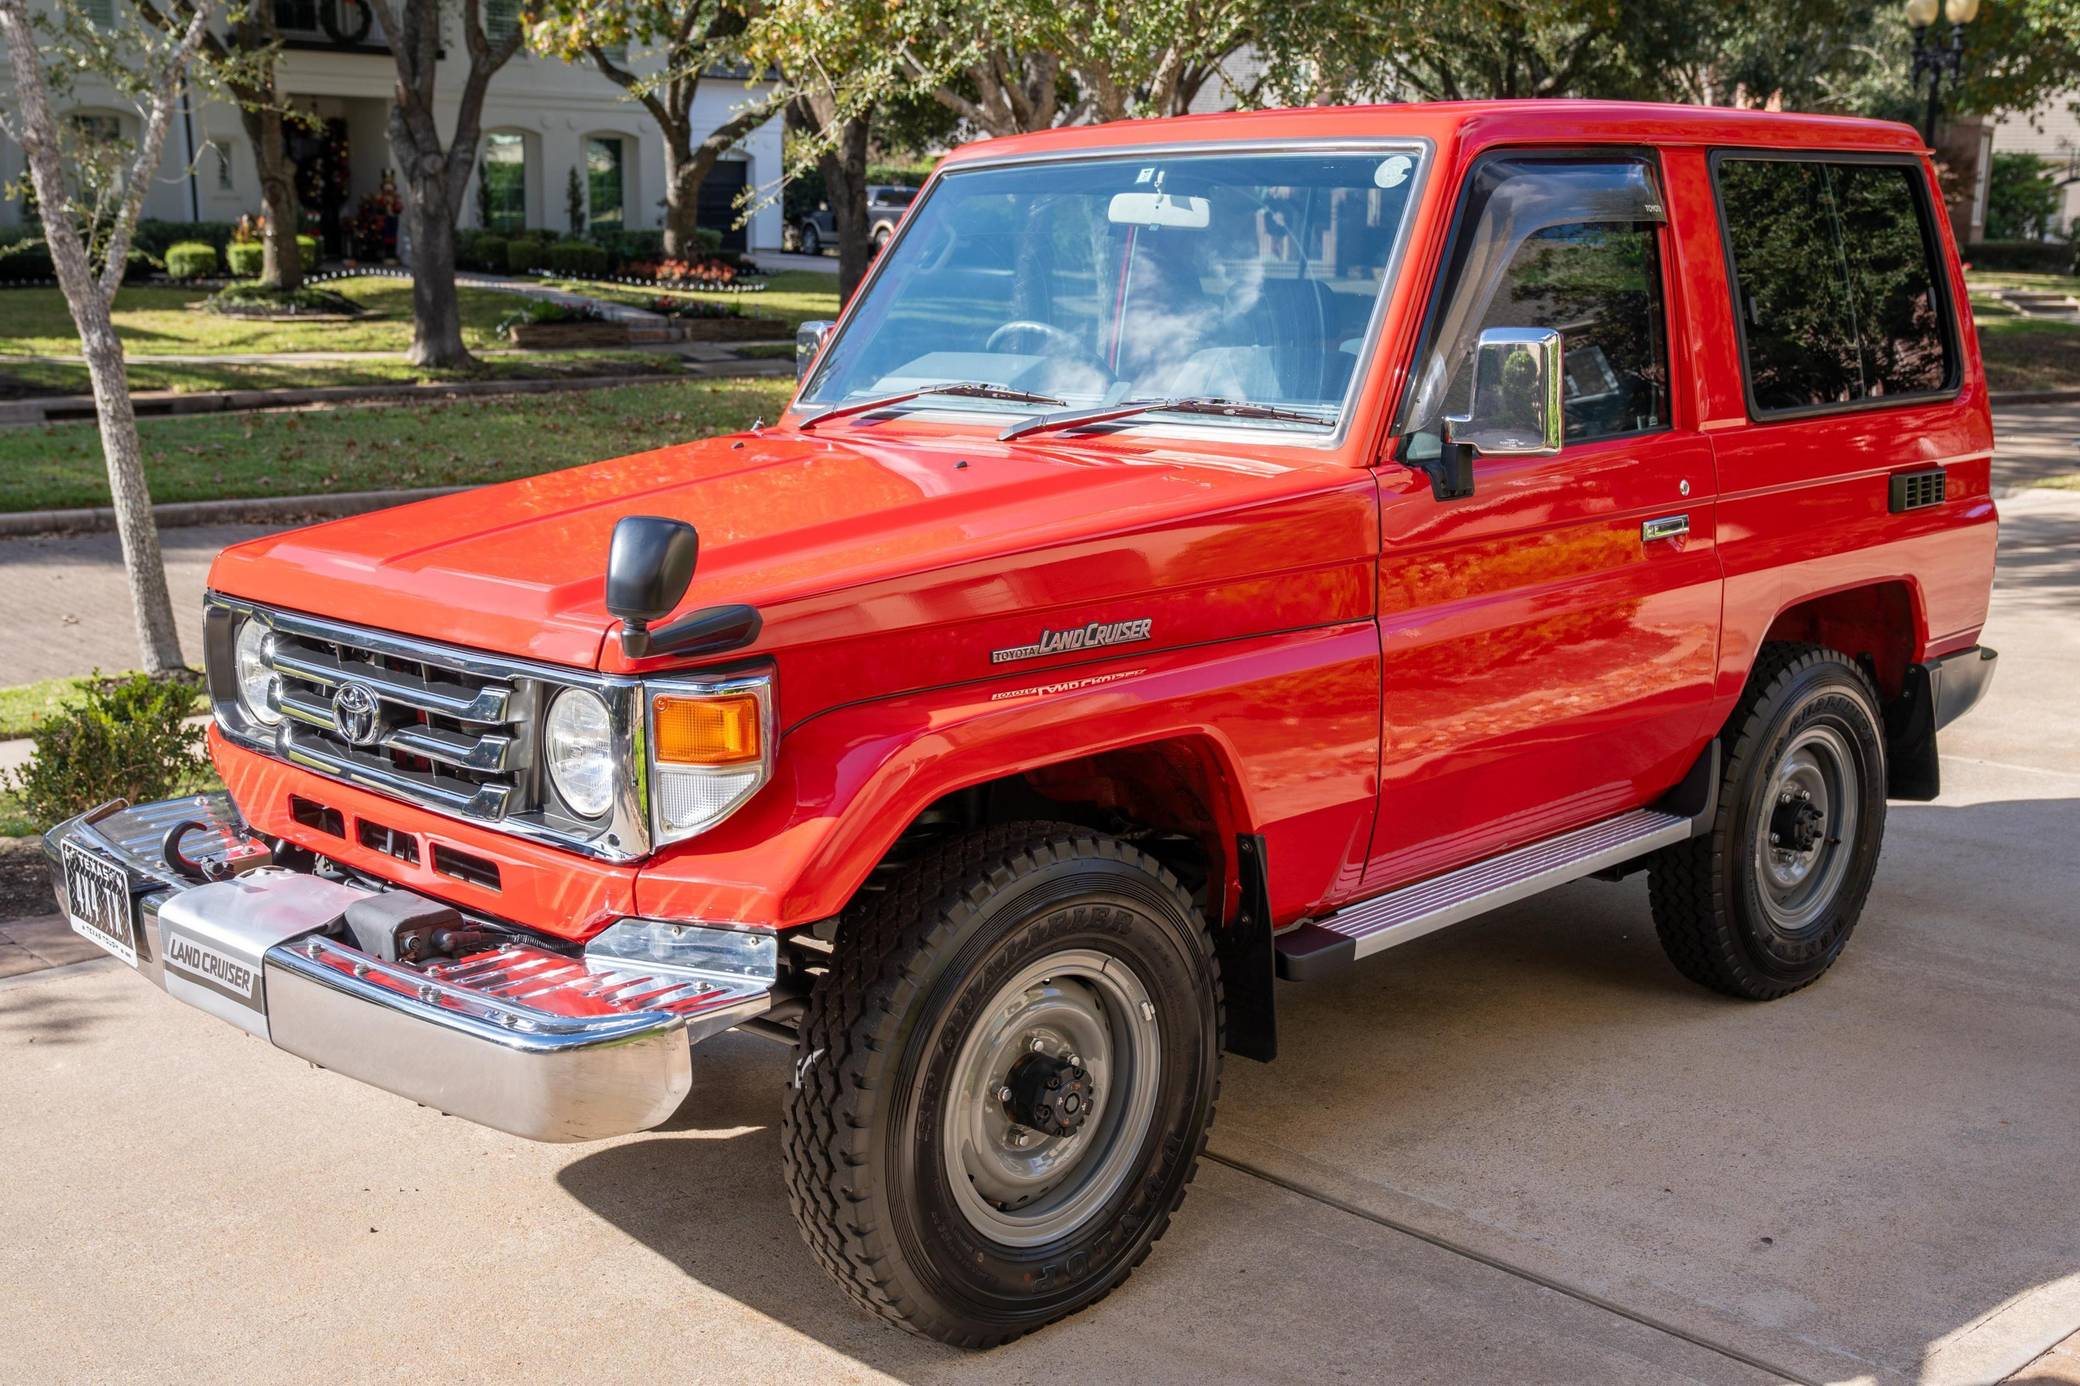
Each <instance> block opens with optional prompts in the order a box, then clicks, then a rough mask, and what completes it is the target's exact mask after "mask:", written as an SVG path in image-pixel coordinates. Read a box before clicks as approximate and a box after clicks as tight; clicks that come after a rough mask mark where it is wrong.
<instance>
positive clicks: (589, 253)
mask: <svg viewBox="0 0 2080 1386" xmlns="http://www.w3.org/2000/svg"><path fill="white" fill-rule="evenodd" d="M549 268H550V269H553V270H555V271H556V272H557V273H558V274H573V275H577V276H579V277H581V278H588V277H590V278H596V277H598V276H599V275H602V274H605V273H606V272H607V252H606V251H604V250H602V249H600V248H599V247H598V246H596V245H594V244H592V243H591V242H590V241H558V242H557V243H556V244H555V245H552V246H550V247H549Z"/></svg>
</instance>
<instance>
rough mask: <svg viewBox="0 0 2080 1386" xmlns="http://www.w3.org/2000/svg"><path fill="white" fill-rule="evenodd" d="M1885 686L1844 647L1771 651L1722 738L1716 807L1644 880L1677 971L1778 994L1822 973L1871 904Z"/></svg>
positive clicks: (1729, 990) (1740, 993)
mask: <svg viewBox="0 0 2080 1386" xmlns="http://www.w3.org/2000/svg"><path fill="white" fill-rule="evenodd" d="M1881 725H1882V715H1881V713H1880V710H1879V704H1878V694H1877V690H1876V689H1875V688H1873V687H1872V686H1871V681H1870V679H1869V677H1868V676H1867V675H1866V674H1865V673H1864V672H1863V670H1862V669H1861V668H1859V667H1858V666H1857V665H1856V664H1855V663H1854V661H1852V660H1851V659H1850V658H1849V657H1848V656H1847V655H1844V654H1842V653H1840V652H1839V651H1836V650H1829V649H1824V648H1822V647H1820V646H1817V645H1793V644H1771V645H1765V646H1763V648H1762V653H1761V654H1760V655H1759V656H1758V657H1757V659H1756V661H1755V668H1754V671H1753V672H1752V673H1751V674H1750V675H1749V679H1748V687H1747V690H1746V691H1745V692H1744V693H1743V694H1742V695H1741V701H1740V704H1739V706H1738V707H1737V708H1735V710H1734V714H1733V716H1732V718H1731V719H1730V720H1729V721H1728V722H1727V724H1726V730H1725V732H1724V733H1723V738H1724V743H1725V745H1726V747H1727V756H1726V762H1725V766H1724V769H1723V771H1722V778H1721V781H1720V786H1719V808H1718V815H1717V817H1716V819H1715V821H1714V822H1713V825H1712V830H1711V831H1710V832H1709V833H1707V834H1706V835H1705V836H1703V837H1698V838H1693V839H1691V840H1690V841H1689V842H1685V843H1681V844H1679V845H1677V846H1675V847H1671V848H1667V849H1665V850H1664V851H1662V852H1660V853H1658V854H1657V855H1656V857H1655V860H1654V864H1653V867H1652V870H1651V872H1650V874H1649V877H1648V898H1649V900H1650V901H1651V903H1652V907H1653V912H1654V925H1655V929H1656V930H1657V931H1658V932H1659V934H1660V936H1661V946H1662V948H1663V950H1664V951H1665V952H1666V953H1667V954H1668V958H1669V961H1670V962H1672V963H1674V964H1675V966H1676V970H1677V971H1679V972H1681V973H1682V974H1683V975H1684V976H1685V977H1688V978H1689V979H1690V980H1691V981H1693V982H1697V983H1698V984H1700V985H1702V986H1707V987H1710V988H1711V989H1712V990H1714V991H1717V992H1722V993H1724V994H1725V995H1727V996H1734V997H1740V998H1742V999H1744V1000H1750V1001H1771V1000H1775V999H1776V998H1777V997H1780V996H1786V995H1789V994H1790V993H1791V992H1794V991H1797V990H1798V989H1799V988H1801V987H1804V986H1808V985H1810V984H1812V983H1813V982H1814V981H1816V980H1818V979H1819V977H1820V975H1821V974H1822V973H1824V972H1826V971H1827V969H1828V968H1829V967H1831V966H1833V964H1834V960H1835V959H1836V958H1838V957H1840V956H1841V952H1842V949H1843V948H1844V947H1845V946H1846V945H1847V944H1848V942H1849V935H1850V933H1851V932H1853V931H1854V930H1855V928H1856V922H1857V919H1858V918H1859V917H1860V916H1861V915H1862V913H1863V905H1864V901H1865V900H1866V899H1867V898H1868V897H1869V895H1870V889H1871V882H1872V880H1873V878H1874V877H1875V876H1876V874H1877V866H1878V852H1879V849H1880V847H1881V846H1882V845H1883V842H1884V836H1885V741H1884V736H1883V734H1882V733H1881V732H1880V730H1879V728H1880V727H1881Z"/></svg>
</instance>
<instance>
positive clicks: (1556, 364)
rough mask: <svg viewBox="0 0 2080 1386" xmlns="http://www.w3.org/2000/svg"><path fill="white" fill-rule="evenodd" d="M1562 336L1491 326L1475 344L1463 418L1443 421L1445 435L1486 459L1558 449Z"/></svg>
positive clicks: (1561, 437) (1450, 417)
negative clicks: (1469, 386) (1470, 382)
mask: <svg viewBox="0 0 2080 1386" xmlns="http://www.w3.org/2000/svg"><path fill="white" fill-rule="evenodd" d="M1562 350H1563V344H1562V341H1561V337H1560V333H1559V332H1557V331H1555V330H1554V329H1553V328H1550V327H1490V328H1487V329H1485V330H1484V331H1483V332H1482V333H1481V335H1480V339H1479V340H1478V341H1477V342H1476V343H1475V344H1474V349H1473V360H1472V362H1471V366H1472V370H1473V383H1472V388H1471V390H1470V391H1469V392H1468V394H1467V407H1466V412H1465V413H1464V414H1450V415H1447V416H1446V417H1445V424H1446V433H1445V436H1446V438H1447V439H1449V440H1450V441H1451V442H1452V443H1456V444H1458V445H1459V446H1460V447H1462V448H1471V449H1473V450H1474V451H1475V452H1477V453H1480V454H1481V455H1482V456H1484V457H1541V456H1549V455H1551V454H1553V453H1556V452H1558V451H1560V448H1561V445H1562V443H1563V441H1564V434H1563V432H1562V424H1563V422H1564V420H1563V417H1562V411H1561V394H1560V391H1561V374H1560V372H1561V362H1562Z"/></svg>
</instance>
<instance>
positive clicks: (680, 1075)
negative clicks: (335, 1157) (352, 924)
mask: <svg viewBox="0 0 2080 1386" xmlns="http://www.w3.org/2000/svg"><path fill="white" fill-rule="evenodd" d="M233 814H234V810H233V809H232V808H231V806H230V804H229V801H228V800H226V799H225V798H224V797H223V796H221V795H217V796H205V797H200V798H191V799H178V800H172V801H169V802H166V803H161V804H146V805H142V806H140V807H137V808H122V807H120V806H115V807H114V808H113V809H111V808H107V807H105V808H103V809H97V810H95V811H94V812H92V813H89V814H82V815H81V816H80V817H78V818H73V819H70V820H68V821H66V822H64V823H61V824H59V825H58V826H57V827H56V828H53V829H52V830H51V831H50V832H49V833H47V834H45V836H44V853H45V855H46V857H47V858H49V860H50V864H51V871H52V880H53V885H54V887H55V888H56V890H57V894H58V901H59V906H60V908H61V909H65V908H68V903H67V891H66V883H65V876H64V872H65V867H64V861H63V858H64V854H65V847H66V844H68V843H69V844H71V845H72V846H73V847H74V848H75V849H78V850H83V851H85V852H87V853H89V854H91V855H93V856H95V857H97V858H99V859H100V860H102V861H104V862H107V863H110V864H113V865H114V866H116V867H117V868H119V869H120V870H121V871H122V872H123V873H124V875H125V876H126V878H127V879H128V882H129V886H130V892H131V897H132V899H133V900H134V901H135V904H134V908H133V914H132V917H133V919H134V921H135V923H134V929H133V933H134V942H135V946H136V953H137V970H138V971H139V972H140V973H141V974H143V975H144V976H145V977H146V978H147V979H149V980H150V981H151V982H152V983H153V984H154V985H156V986H158V987H159V988H160V989H161V990H163V991H165V992H167V993H168V994H169V995H171V996H174V997H176V998H177V999H179V1000H182V1001H185V1002H187V1003H188V1004H190V1005H193V1006H196V1007H198V1008H199V1009H202V1010H205V1011H208V1012H209V1013H210V1014H212V1015H215V1016H217V1017H218V1018H219V1019H222V1020H225V1021H227V1022H229V1023H231V1024H234V1025H237V1026H239V1027H240V1028H242V1029H245V1030H247V1031H249V1032H250V1033H253V1034H256V1035H259V1036H261V1037H262V1038H263V1039H266V1040H268V1041H269V1042H270V1043H272V1044H274V1045H275V1046H277V1047H278V1048H281V1049H285V1050H287V1051H288V1052H289V1053H291V1054H294V1055H296V1056H298V1057H299V1058H303V1059H308V1060H309V1061H310V1062H312V1063H314V1064H317V1065H319V1066H320V1067H322V1068H329V1069H333V1070H335V1071H336V1072H339V1073H344V1074H346V1075H347V1076H349V1077H352V1078H358V1079H360V1080H361V1081H362V1082H365V1083H369V1084H372V1085H374V1086H376V1087H379V1088H383V1089H385V1090H387V1091H389V1092H393V1093H396V1094H398V1095H399V1096H401V1097H408V1098H411V1099H412V1100H413V1101H414V1102H419V1103H422V1104H424V1105H425V1106H428V1107H432V1108H435V1109H436V1110H438V1111H442V1112H446V1113H449V1114H451V1115H454V1116H460V1117H467V1118H468V1119H470V1120H471V1121H476V1122H480V1123H482V1124H483V1125H486V1126H491V1127H495V1128H496V1129H498V1130H501V1131H508V1132H511V1133H512V1134H514V1135H516V1136H526V1137H528V1138H530V1139H532V1140H539V1141H583V1140H597V1139H601V1138H603V1137H607V1136H618V1135H625V1134H627V1133H628V1132H631V1131H641V1130H646V1129H648V1128H649V1127H652V1126H655V1125H657V1124H658V1123H659V1122H661V1121H663V1120H664V1119H665V1118H666V1117H668V1116H670V1115H671V1114H672V1112H673V1111H675V1110H676V1109H677V1108H678V1106H679V1104H680V1102H681V1101H683V1100H684V1098H685V1096H686V1093H687V1090H688V1088H689V1087H690V1086H691V1084H692V1063H691V1057H690V1053H689V1051H690V1049H691V1047H692V1045H694V1044H696V1043H698V1042H699V1041H700V1040H702V1039H705V1038H707V1037H708V1036H710V1035H713V1034H716V1033H718V1032H720V1031H722V1030H726V1029H728V1028H729V1027H730V1026H732V1025H736V1024H738V1023H740V1022H742V1021H744V1020H747V1019H750V1018H751V1017H753V1016H756V1015H759V1014H762V1013H763V1012H764V1011H765V1010H767V1009H768V1008H769V1007H770V1006H771V1004H772V984H773V978H774V970H773V969H774V958H775V956H776V952H777V944H776V942H775V940H774V939H773V936H772V935H770V934H755V935H754V934H739V933H734V932H730V931H723V930H708V929H698V928H695V927H694V926H676V925H669V924H667V925H656V924H648V923H645V924H642V925H641V926H640V927H639V928H637V929H636V931H635V934H634V936H635V937H637V938H639V939H640V940H641V941H642V942H644V943H646V944H651V943H655V942H656V941H657V940H658V939H659V938H660V936H670V939H671V943H670V947H666V946H665V945H663V944H658V951H657V953H656V954H655V955H653V956H648V957H644V958H642V959H640V960H639V959H637V958H635V957H630V956H625V955H622V956H614V955H600V954H595V953H593V952H586V953H582V954H568V953H563V952H559V951H551V950H549V949H546V948H542V947H537V946H535V945H534V944H533V943H532V942H531V941H526V940H521V939H518V938H516V939H514V940H513V941H511V942H508V943H506V944H503V945H502V946H500V947H497V948H491V949H487V950H486V951H483V952H480V953H477V954H475V955H473V956H469V957H464V958H460V959H442V960H439V961H436V962H433V963H429V964H426V965H423V966H415V965H411V964H405V963H396V962H387V961H385V960H383V959H382V958H379V957H375V956H372V955H371V954H369V953H366V952H363V951H361V950H360V949H358V948H355V947H354V946H352V944H351V942H349V941H348V937H347V936H345V935H344V934H343V932H342V930H341V928H340V921H341V919H342V917H343V916H344V914H345V911H346V908H347V906H348V905H349V904H351V903H352V902H353V901H355V900H357V899H360V898H362V897H363V896H366V895H369V894H372V893H374V892H372V891H371V890H368V889H365V888H363V887H361V886H358V885H350V884H345V883H342V882H339V881H333V880H328V879H325V878H323V877H319V876H315V875H312V874H310V873H307V872H299V871H292V870H287V869H284V868H280V867H263V868H260V869H258V870H253V871H248V872H246V873H245V874H243V875H239V876H235V877H232V878H231V879H228V880H223V881H214V882H210V883H207V884H196V883H193V882H191V881H189V880H187V879H185V878H184V877H182V876H181V875H180V874H179V873H178V872H176V871H174V870H172V869H171V868H169V867H168V866H167V865H166V862H165V860H164V858H163V857H162V856H161V855H160V848H159V840H160V838H161V837H162V836H163V835H164V833H165V830H166V829H167V828H168V827H169V826H171V825H172V824H173V823H175V822H178V821H180V820H182V819H202V820H204V821H205V822H211V821H214V822H224V823H229V822H232V821H233V817H232V816H233ZM201 840H204V835H203V834H199V833H198V834H195V835H193V836H191V837H190V838H189V842H190V843H191V844H192V843H194V842H198V841H201ZM624 927H625V926H616V928H617V929H622V928H624ZM610 932H611V931H610ZM689 932H691V933H695V934H698V935H702V936H715V938H717V939H718V940H720V941H722V942H723V943H724V944H725V946H724V947H722V948H718V949H711V950H706V951H701V950H689V949H688V948H686V947H685V946H684V943H683V939H682V937H681V936H684V935H686V934H688V933H689ZM622 937H624V938H626V937H630V935H628V934H626V933H624V934H623V935H622ZM657 957H668V958H669V960H668V961H665V962H659V961H657V960H656V958H657ZM689 958H692V959H694V960H695V965H691V966H689V965H688V964H687V960H688V959H689Z"/></svg>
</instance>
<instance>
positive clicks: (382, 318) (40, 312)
mask: <svg viewBox="0 0 2080 1386" xmlns="http://www.w3.org/2000/svg"><path fill="white" fill-rule="evenodd" d="M323 287H325V288H327V289H331V290H333V291H334V292H336V293H339V294H341V295H343V296H344V297H347V298H350V299H353V300H354V301H355V302H356V303H358V304H360V305H361V306H362V307H363V308H365V309H367V310H368V313H369V316H367V317H363V318H359V319H357V320H355V321H353V322H300V321H297V320H296V319H293V318H233V317H223V316H220V315H219V314H216V313H205V312H202V311H199V310H196V309H191V308H189V307H188V306H187V305H189V304H191V303H197V302H200V301H201V300H202V299H204V298H207V297H208V294H207V293H205V292H204V291H202V290H200V289H181V288H174V287H172V286H170V285H157V284H144V285H135V286H132V287H129V288H125V289H123V290H121V291H119V292H118V293H117V294H116V304H115V320H116V335H118V336H119V337H121V338H122V339H123V346H124V350H125V351H126V352H127V353H128V354H129V355H130V356H131V357H133V358H137V357H145V356H190V355H221V354H225V353H251V352H277V351H403V350H404V349H405V348H406V347H408V346H410V345H411V340H412V282H411V281H410V280H409V279H393V278H389V277H387V276H385V277H380V278H367V279H335V280H330V281H328V282H327V283H326V284H325V285H324V286H323ZM457 292H458V294H459V295H460V298H461V303H462V338H463V341H464V342H466V343H468V344H469V346H470V347H471V348H472V349H475V348H477V347H487V346H495V345H497V344H498V342H497V338H496V337H494V336H493V335H492V329H493V328H494V327H496V326H497V324H498V320H499V319H500V318H502V317H504V316H505V315H506V314H508V313H510V312H512V311H513V309H514V308H515V307H517V306H519V304H520V303H521V302H523V301H524V300H522V299H520V298H518V297H517V296H516V295H513V294H507V293H499V292H498V291H496V290H494V289H460V290H458V291H457ZM78 352H79V333H78V331H77V330H76V329H75V328H74V327H73V325H72V315H71V314H70V313H69V312H67V311H66V308H65V298H64V295H63V294H61V293H60V292H59V291H58V290H57V289H55V288H41V289H4V290H0V354H6V353H11V354H15V355H22V356H72V355H76V354H77V353H78Z"/></svg>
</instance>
